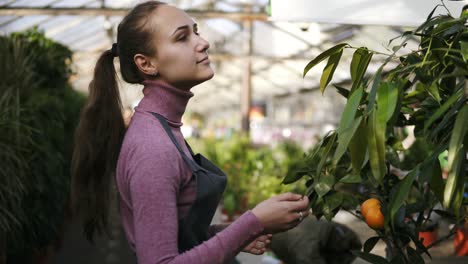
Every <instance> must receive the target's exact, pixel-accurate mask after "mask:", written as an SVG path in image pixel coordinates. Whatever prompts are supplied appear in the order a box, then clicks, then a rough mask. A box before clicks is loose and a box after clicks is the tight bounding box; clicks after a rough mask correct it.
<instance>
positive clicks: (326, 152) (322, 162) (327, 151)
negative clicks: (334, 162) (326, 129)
mask: <svg viewBox="0 0 468 264" xmlns="http://www.w3.org/2000/svg"><path fill="white" fill-rule="evenodd" d="M335 143H336V133H333V134H332V135H330V138H329V140H328V142H327V145H326V146H325V148H324V150H323V151H324V152H323V153H322V157H321V159H320V162H319V164H318V166H317V176H319V175H320V174H321V173H322V168H323V165H325V162H326V161H327V159H328V156H329V155H330V151H331V149H332V148H333V145H334V144H335Z"/></svg>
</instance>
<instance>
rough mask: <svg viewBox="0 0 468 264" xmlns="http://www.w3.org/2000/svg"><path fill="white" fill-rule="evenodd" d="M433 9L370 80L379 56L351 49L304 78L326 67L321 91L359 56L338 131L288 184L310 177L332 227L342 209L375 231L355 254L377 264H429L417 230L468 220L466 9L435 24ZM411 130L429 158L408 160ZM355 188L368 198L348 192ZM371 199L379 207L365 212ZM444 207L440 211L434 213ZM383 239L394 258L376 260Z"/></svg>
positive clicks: (341, 47)
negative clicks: (412, 46)
mask: <svg viewBox="0 0 468 264" xmlns="http://www.w3.org/2000/svg"><path fill="white" fill-rule="evenodd" d="M442 6H443V4H442ZM436 8H437V7H436ZM434 11H435V9H434V10H433V11H432V12H431V14H430V15H429V17H428V19H427V21H426V22H424V23H423V24H422V25H421V26H419V27H418V28H417V29H415V30H414V31H407V32H405V33H404V34H403V35H402V36H401V38H400V39H401V40H402V42H401V44H400V45H397V46H395V47H393V53H392V54H387V55H386V56H387V57H386V58H385V61H384V62H383V63H382V65H381V66H380V67H379V68H378V70H377V71H376V73H375V74H373V75H372V76H370V77H367V76H366V74H365V73H366V72H367V68H368V66H369V63H370V62H371V59H372V57H373V56H377V55H378V56H382V53H379V52H375V51H372V50H370V49H367V48H365V47H359V48H356V47H352V46H350V45H348V44H346V43H343V44H338V45H336V46H334V47H332V48H330V49H328V50H326V51H325V52H323V53H322V54H320V55H319V56H317V57H316V58H315V59H313V60H312V61H310V62H309V64H308V65H307V66H306V67H305V69H304V76H305V75H306V74H307V73H308V72H309V70H310V69H312V68H313V67H315V66H316V65H317V64H319V63H320V62H321V61H325V60H327V64H326V66H325V68H324V70H323V73H322V76H321V79H320V90H321V91H322V93H323V92H324V91H325V89H326V88H327V87H328V84H329V83H330V82H331V80H332V77H333V73H334V71H335V69H336V68H337V66H338V64H339V62H340V59H341V56H342V54H343V52H347V51H348V50H354V54H353V57H352V61H351V65H350V72H351V81H352V84H351V87H350V88H349V89H345V88H343V87H338V86H335V88H336V89H337V92H338V93H340V94H341V95H342V96H344V97H345V98H346V100H347V103H346V106H345V108H344V111H343V114H342V116H341V120H340V122H339V125H338V128H337V129H336V130H335V131H331V132H330V133H329V134H327V135H326V136H325V137H324V138H323V139H322V141H321V142H320V143H318V144H317V145H316V146H315V147H314V149H313V150H312V151H311V152H310V153H308V154H307V155H306V157H305V158H304V159H303V160H302V164H303V166H301V167H300V168H297V169H296V170H294V171H290V172H289V173H288V175H287V176H286V177H285V178H284V180H283V182H284V183H286V184H289V183H293V182H295V181H297V180H299V179H301V178H304V177H305V178H306V179H307V183H306V187H307V192H306V195H308V197H309V199H310V201H311V203H310V205H311V208H312V210H313V213H314V215H315V216H317V217H318V218H320V217H322V216H324V217H325V218H327V219H328V220H330V219H331V218H332V217H333V216H334V215H335V214H336V213H337V212H338V210H340V209H344V210H348V211H350V212H351V213H353V214H355V215H356V216H357V217H359V218H360V219H362V220H363V221H366V223H367V224H368V225H369V226H370V227H371V228H373V229H375V232H376V236H375V237H372V238H370V239H369V240H367V241H366V242H365V244H364V250H363V251H357V252H354V253H355V254H356V255H358V256H359V257H361V258H363V259H365V260H367V261H370V262H372V263H390V262H391V263H424V260H423V258H422V254H427V255H428V256H429V257H430V253H429V251H428V249H429V248H430V247H431V246H432V245H433V244H432V245H428V246H427V247H426V246H424V245H423V243H422V241H420V240H419V238H418V233H419V231H421V230H424V228H425V227H426V226H427V225H428V224H429V223H430V221H431V220H430V215H431V214H433V213H437V214H440V215H442V216H444V217H448V218H450V219H451V220H452V221H453V222H455V223H456V224H457V225H460V224H462V223H466V222H468V221H467V220H466V219H467V215H468V214H467V208H468V207H467V205H468V200H467V197H466V193H467V185H468V176H467V173H466V171H467V163H466V159H467V155H466V149H467V144H468V136H467V130H468V106H467V90H468V88H467V87H468V83H467V81H466V78H467V76H468V29H467V18H468V10H467V6H465V8H464V11H463V12H462V14H461V16H460V17H459V18H454V17H452V16H451V15H450V14H448V15H440V16H435V17H433V13H434ZM410 39H413V40H414V39H416V40H418V41H419V43H418V44H419V46H418V49H417V50H413V51H411V52H410V53H408V54H404V55H397V53H399V51H400V50H401V49H402V48H403V47H405V46H406V45H407V43H408V41H409V40H410ZM395 40H396V39H394V40H392V41H391V42H390V43H392V42H394V41H395ZM395 64H396V66H394V67H392V68H391V69H387V68H388V67H389V66H390V65H395ZM384 67H385V68H384ZM384 69H385V70H384ZM411 130H414V136H415V138H416V140H417V142H418V144H417V145H416V144H414V145H413V146H412V147H416V146H421V145H422V146H424V147H423V148H421V149H424V151H420V152H418V154H416V155H417V156H416V157H411V159H410V158H409V157H408V156H407V157H405V154H407V155H408V153H411V148H410V149H405V148H404V147H403V144H402V141H403V140H405V138H406V137H407V136H408V131H411ZM413 155H414V154H413ZM402 157H403V158H402ZM444 157H445V158H446V159H447V160H446V162H443V165H444V166H445V167H442V166H441V162H440V161H441V160H442V161H443V159H444ZM402 165H404V166H405V167H404V168H403V167H401V166H402ZM444 171H445V172H446V173H444ZM444 174H445V175H446V177H444V176H443V175H444ZM357 185H359V186H361V188H362V187H364V188H363V189H364V190H365V191H363V192H360V193H359V194H356V192H350V191H349V190H350V189H351V188H352V187H355V186H357ZM464 194H465V196H464ZM370 198H373V200H370V201H373V202H368V203H367V204H365V205H363V206H361V207H360V208H359V205H360V204H362V203H363V202H365V201H368V200H369V199H370ZM437 204H441V205H442V206H443V209H442V210H436V209H435V208H434V207H435V206H436V205H437ZM356 208H359V209H358V210H356ZM363 208H364V210H363ZM454 232H455V231H454V230H452V232H451V234H452V233H454ZM379 240H383V241H384V242H385V243H386V244H387V258H383V257H380V256H377V255H374V254H371V253H369V252H370V251H371V250H372V248H373V247H374V245H375V244H376V243H377V242H378V241H379ZM411 241H412V242H413V243H414V246H415V247H412V246H410V242H411Z"/></svg>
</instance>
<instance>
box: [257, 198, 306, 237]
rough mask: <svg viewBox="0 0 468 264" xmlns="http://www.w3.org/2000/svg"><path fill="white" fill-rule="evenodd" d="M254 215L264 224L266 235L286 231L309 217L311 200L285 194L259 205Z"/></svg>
mask: <svg viewBox="0 0 468 264" xmlns="http://www.w3.org/2000/svg"><path fill="white" fill-rule="evenodd" d="M252 213H253V214H254V215H255V216H256V217H257V218H258V219H259V220H260V222H261V223H262V225H263V227H264V228H265V233H277V232H282V231H286V230H288V229H291V228H293V227H295V226H297V225H298V224H299V223H300V222H301V221H302V219H304V218H305V217H307V216H308V215H309V198H308V197H307V196H304V197H303V196H302V195H299V194H294V193H283V194H280V195H277V196H273V197H271V198H269V199H267V200H265V201H263V202H261V203H259V204H258V205H257V206H255V208H254V209H252Z"/></svg>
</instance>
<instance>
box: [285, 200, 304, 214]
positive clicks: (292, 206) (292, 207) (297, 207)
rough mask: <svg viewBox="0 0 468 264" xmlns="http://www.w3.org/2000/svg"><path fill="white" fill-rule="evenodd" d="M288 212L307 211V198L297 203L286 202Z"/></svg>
mask: <svg viewBox="0 0 468 264" xmlns="http://www.w3.org/2000/svg"><path fill="white" fill-rule="evenodd" d="M286 203H288V208H289V211H290V212H301V211H308V210H309V198H308V197H307V196H304V197H303V198H302V199H300V200H297V201H287V202H286Z"/></svg>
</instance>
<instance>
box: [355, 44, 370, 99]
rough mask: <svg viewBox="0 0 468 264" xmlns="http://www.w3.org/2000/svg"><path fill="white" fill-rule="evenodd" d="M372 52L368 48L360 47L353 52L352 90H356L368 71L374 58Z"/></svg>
mask: <svg viewBox="0 0 468 264" xmlns="http://www.w3.org/2000/svg"><path fill="white" fill-rule="evenodd" d="M372 54H373V53H371V52H369V51H368V49H367V48H359V49H357V50H356V51H355V52H354V54H353V59H352V60H351V67H350V68H351V80H352V82H353V85H352V87H351V92H353V91H354V90H356V89H357V88H358V87H359V86H360V84H361V81H362V78H363V77H364V74H365V73H366V70H367V67H368V66H369V63H370V60H371V58H372Z"/></svg>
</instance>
